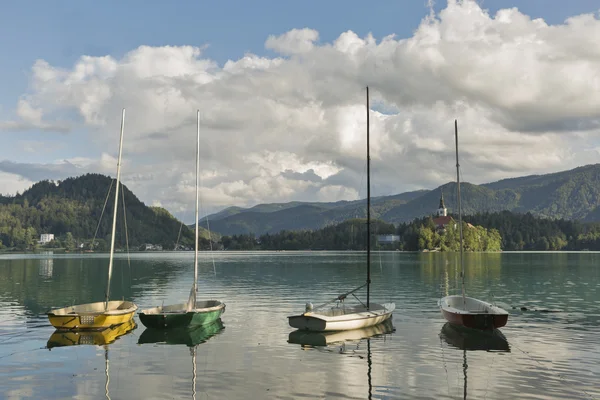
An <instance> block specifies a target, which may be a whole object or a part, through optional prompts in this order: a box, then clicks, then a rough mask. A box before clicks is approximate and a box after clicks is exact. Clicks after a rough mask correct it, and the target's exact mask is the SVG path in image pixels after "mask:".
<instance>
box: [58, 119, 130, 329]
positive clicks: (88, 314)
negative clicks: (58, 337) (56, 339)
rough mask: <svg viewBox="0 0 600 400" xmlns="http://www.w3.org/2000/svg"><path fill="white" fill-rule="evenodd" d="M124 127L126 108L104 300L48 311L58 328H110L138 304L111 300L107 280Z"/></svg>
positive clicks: (110, 266) (115, 221)
mask: <svg viewBox="0 0 600 400" xmlns="http://www.w3.org/2000/svg"><path fill="white" fill-rule="evenodd" d="M124 127H125V109H123V113H122V115H121V137H120V141H119V159H118V162H117V185H116V189H115V206H114V211H113V224H112V235H111V243H110V257H109V261H108V282H107V285H106V299H105V300H104V301H100V302H96V303H88V304H79V305H73V306H70V307H64V308H58V309H53V310H50V311H48V312H47V313H46V314H47V315H48V319H49V320H50V323H51V324H52V326H53V327H55V328H56V329H58V330H103V329H106V328H111V327H114V326H117V325H120V324H123V323H125V322H128V321H130V320H131V319H132V318H133V315H134V314H135V312H136V310H137V306H136V305H135V304H134V303H133V302H131V301H124V300H113V301H109V298H110V279H111V275H112V267H113V256H114V252H115V231H116V228H117V206H118V203H119V202H118V199H119V180H120V178H121V154H122V150H123V129H124Z"/></svg>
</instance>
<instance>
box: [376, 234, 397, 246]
mask: <svg viewBox="0 0 600 400" xmlns="http://www.w3.org/2000/svg"><path fill="white" fill-rule="evenodd" d="M399 241H400V236H398V235H377V243H379V244H390V243H394V242H399Z"/></svg>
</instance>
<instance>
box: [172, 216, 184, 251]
mask: <svg viewBox="0 0 600 400" xmlns="http://www.w3.org/2000/svg"><path fill="white" fill-rule="evenodd" d="M182 228H183V220H182V221H181V225H179V233H178V234H177V241H176V242H175V248H173V250H174V251H176V250H177V247H179V239H180V238H181V229H182Z"/></svg>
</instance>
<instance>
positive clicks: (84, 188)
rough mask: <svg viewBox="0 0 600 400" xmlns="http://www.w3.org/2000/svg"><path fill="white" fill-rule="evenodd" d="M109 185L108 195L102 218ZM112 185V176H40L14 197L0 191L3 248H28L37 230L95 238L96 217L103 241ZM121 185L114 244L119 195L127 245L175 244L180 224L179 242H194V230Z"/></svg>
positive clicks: (120, 240)
mask: <svg viewBox="0 0 600 400" xmlns="http://www.w3.org/2000/svg"><path fill="white" fill-rule="evenodd" d="M109 188H110V189H111V192H110V193H111V196H110V198H109V199H108V201H107V202H106V209H105V211H104V215H103V216H102V220H101V221H100V215H101V213H102V208H103V206H104V203H105V200H106V198H107V194H108V191H109ZM114 190H115V185H114V180H113V179H112V178H110V177H108V176H104V175H100V174H87V175H83V176H79V177H76V178H68V179H65V180H64V181H59V182H53V181H47V180H46V181H41V182H38V183H36V184H34V185H33V186H32V187H31V188H30V189H28V190H26V191H25V192H23V193H22V194H17V195H16V196H14V197H13V196H0V241H1V243H2V245H3V246H4V247H17V248H28V247H31V246H32V245H33V244H34V243H35V242H36V241H37V240H39V235H40V234H41V233H53V234H54V235H55V237H56V238H57V240H59V238H62V239H64V238H66V235H67V233H68V232H70V233H71V235H70V236H71V237H72V238H74V240H75V241H76V242H78V243H79V242H85V241H89V240H90V239H92V238H93V236H94V232H95V231H96V227H97V226H98V222H99V221H100V227H99V229H98V234H97V238H99V239H100V244H101V245H104V244H105V242H108V241H109V239H110V232H111V227H112V214H113V210H114V207H113V205H114ZM121 190H122V191H121V192H120V193H119V198H120V200H119V207H118V210H117V214H118V215H117V233H116V242H117V246H118V247H124V246H125V235H124V232H125V230H124V223H125V220H124V219H123V199H124V203H125V210H126V222H127V232H128V235H129V238H128V239H129V246H130V248H134V247H136V246H139V245H141V244H144V243H151V244H160V245H162V246H163V247H165V248H173V246H174V244H175V242H176V241H177V237H178V235H179V231H180V228H181V239H180V243H182V244H183V245H187V246H191V245H192V244H193V240H194V239H193V232H192V231H191V230H190V229H189V228H188V227H187V226H185V225H184V226H183V227H181V222H180V221H178V220H177V219H175V218H174V217H173V216H172V215H171V214H170V213H169V212H168V211H167V210H165V209H163V208H160V207H148V206H146V205H145V204H144V203H142V202H141V201H140V200H139V199H138V198H137V197H136V196H135V195H134V194H133V193H132V192H131V191H130V190H129V189H128V188H127V186H125V185H122V186H121ZM70 240H72V239H70ZM104 241H105V242H104ZM103 242H104V243H103Z"/></svg>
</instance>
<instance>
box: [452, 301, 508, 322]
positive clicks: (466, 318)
mask: <svg viewBox="0 0 600 400" xmlns="http://www.w3.org/2000/svg"><path fill="white" fill-rule="evenodd" d="M461 304H462V296H447V297H444V298H443V299H442V300H441V301H440V309H441V312H442V315H443V316H444V318H445V319H446V321H448V322H450V323H451V324H453V325H457V326H464V327H466V328H471V329H478V330H494V329H498V328H502V327H503V326H505V325H506V324H507V322H508V312H506V311H504V310H503V309H501V308H500V307H496V306H493V305H492V304H490V303H486V302H484V301H481V300H477V299H473V298H471V297H466V304H467V309H466V310H465V309H463V308H461V307H462V306H460V305H461Z"/></svg>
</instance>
